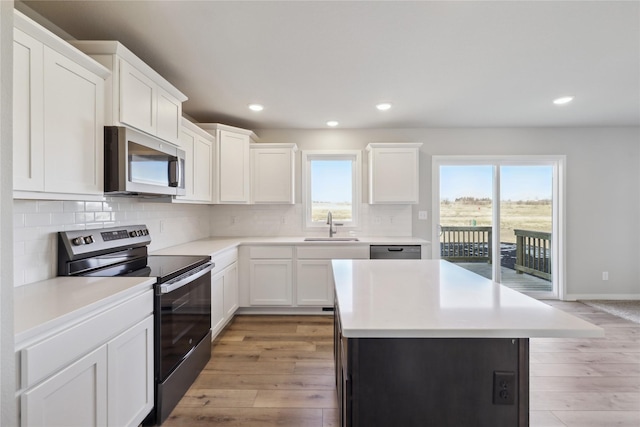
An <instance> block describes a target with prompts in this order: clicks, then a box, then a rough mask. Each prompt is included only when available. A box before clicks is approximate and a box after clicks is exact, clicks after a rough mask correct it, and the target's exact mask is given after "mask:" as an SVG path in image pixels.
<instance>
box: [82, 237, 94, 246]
mask: <svg viewBox="0 0 640 427" xmlns="http://www.w3.org/2000/svg"><path fill="white" fill-rule="evenodd" d="M84 242H85V243H86V244H87V245H90V244H92V243H93V242H95V240H93V236H87V237H85V238H84Z"/></svg>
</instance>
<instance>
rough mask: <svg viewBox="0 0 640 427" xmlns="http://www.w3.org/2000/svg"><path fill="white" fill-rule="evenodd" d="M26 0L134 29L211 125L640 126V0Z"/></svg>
mask: <svg viewBox="0 0 640 427" xmlns="http://www.w3.org/2000/svg"><path fill="white" fill-rule="evenodd" d="M24 3H25V4H27V5H28V6H29V7H30V8H32V9H33V10H35V11H36V12H38V13H40V14H41V15H42V16H44V17H46V18H47V19H49V20H50V21H51V22H53V23H54V24H56V25H57V26H59V27H60V28H62V29H63V30H65V31H66V32H68V33H69V34H71V35H72V36H73V37H75V38H78V39H104V40H119V41H120V42H122V43H123V44H124V45H125V46H127V47H128V48H129V49H130V50H132V51H133V52H134V53H136V54H137V55H138V56H139V57H140V58H142V59H143V60H144V61H145V62H147V63H148V64H149V65H150V66H152V67H153V68H154V69H156V70H157V71H158V72H159V73H160V74H162V75H163V76H164V77H165V78H166V79H167V80H169V81H170V82H171V83H173V84H174V85H175V86H176V87H177V88H178V89H180V90H181V91H182V92H184V93H185V94H186V95H187V96H188V97H189V100H188V101H187V102H186V103H185V104H184V111H185V113H187V114H188V115H190V116H192V117H193V118H194V119H196V120H198V121H200V122H222V123H227V124H230V125H236V126H243V127H248V128H252V129H261V128H262V129H264V128H322V127H325V122H326V121H327V120H330V119H335V120H338V121H339V122H340V127H342V128H400V127H402V128H405V127H510V126H639V125H640V2H638V1H622V2H614V1H606V2H592V1H568V2H557V1H556V2H554V1H551V2H537V1H532V2H524V1H513V2H510V1H506V2H505V1H502V2H498V1H496V2H493V1H486V2H483V1H474V2H452V1H441V2H436V1H423V2H402V1H387V2H372V1H355V2H346V1H323V2H301V1H285V2H275V1H258V2H239V1H235V2H217V1H216V2H214V1H24ZM567 94H569V95H574V96H575V100H574V101H573V102H572V103H571V104H569V105H565V106H561V107H559V106H555V105H553V104H552V102H551V101H552V100H553V99H554V98H556V97H558V96H561V95H567ZM381 101H389V102H391V103H393V108H392V109H391V110H389V111H386V112H380V111H377V110H376V109H375V104H376V103H378V102H381ZM253 102H257V103H261V104H264V106H265V109H264V111H262V112H260V113H255V112H251V111H249V110H248V109H247V105H248V104H249V103H253Z"/></svg>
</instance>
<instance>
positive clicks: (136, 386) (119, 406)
mask: <svg viewBox="0 0 640 427" xmlns="http://www.w3.org/2000/svg"><path fill="white" fill-rule="evenodd" d="M107 373H108V375H107V390H108V392H107V402H108V404H107V420H108V421H109V425H110V426H135V425H138V424H139V423H140V421H141V420H143V419H144V418H145V417H146V416H147V414H148V413H149V412H150V411H151V408H153V316H149V317H147V318H146V319H145V320H143V321H142V322H140V323H138V324H137V325H136V326H134V327H132V328H131V329H129V330H128V331H126V332H124V333H122V334H120V336H118V337H117V338H115V339H113V340H111V341H109V342H108V343H107Z"/></svg>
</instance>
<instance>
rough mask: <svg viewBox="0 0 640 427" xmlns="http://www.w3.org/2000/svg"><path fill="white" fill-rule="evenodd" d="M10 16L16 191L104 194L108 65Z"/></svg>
mask: <svg viewBox="0 0 640 427" xmlns="http://www.w3.org/2000/svg"><path fill="white" fill-rule="evenodd" d="M14 18H15V19H14V44H13V45H14V83H13V88H14V95H13V99H14V106H13V107H14V108H13V111H14V134H13V145H14V158H13V164H14V197H16V198H58V199H79V198H87V196H99V197H101V196H102V194H103V174H104V166H103V150H104V132H103V127H104V85H105V80H104V79H105V78H107V77H108V76H109V75H110V72H109V70H108V69H106V68H105V67H103V66H101V65H100V64H99V63H97V62H96V61H94V60H93V59H91V58H89V57H88V56H87V55H85V54H83V53H82V52H80V51H78V50H77V49H75V48H74V47H73V46H71V45H69V43H67V42H65V41H64V40H62V39H60V38H59V37H57V36H55V35H54V34H53V33H51V32H49V31H48V30H46V29H45V28H43V27H41V26H40V25H38V24H37V23H35V22H33V21H32V20H30V19H29V18H27V17H25V16H24V15H22V14H21V13H20V12H17V11H16V12H15V15H14Z"/></svg>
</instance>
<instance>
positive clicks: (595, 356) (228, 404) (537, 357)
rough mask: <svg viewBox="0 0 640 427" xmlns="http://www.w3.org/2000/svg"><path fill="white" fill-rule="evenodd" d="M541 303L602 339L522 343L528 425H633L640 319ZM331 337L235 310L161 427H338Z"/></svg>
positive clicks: (310, 319)
mask: <svg viewBox="0 0 640 427" xmlns="http://www.w3.org/2000/svg"><path fill="white" fill-rule="evenodd" d="M548 303H549V304H551V305H553V306H556V307H557V308H560V309H562V310H565V311H567V312H570V313H572V314H574V315H577V316H579V317H582V318H584V319H586V320H588V321H590V322H592V323H595V324H597V325H599V326H601V327H603V328H604V329H605V334H606V337H605V338H601V339H550V338H549V339H547V338H545V339H532V340H531V347H530V348H531V378H530V381H531V400H530V409H531V418H530V419H531V427H562V426H570V427H574V426H575V427H589V426H598V427H609V426H630V427H631V426H633V427H638V426H640V325H638V324H635V323H631V322H629V321H626V320H624V319H620V318H618V317H615V316H612V315H610V314H607V313H603V312H601V311H598V310H597V309H594V308H592V307H588V306H586V305H584V304H581V303H577V302H548ZM332 340H333V318H332V317H331V316H236V317H235V318H234V320H233V322H232V323H231V324H230V325H229V326H227V328H226V329H225V330H224V331H223V332H222V333H221V334H220V336H219V337H218V338H217V339H216V341H214V343H213V354H212V357H211V361H210V362H209V364H208V365H207V367H206V368H205V370H204V371H203V372H202V373H201V374H200V376H199V377H198V379H197V380H196V382H195V383H194V384H193V386H192V387H191V388H190V389H189V391H188V392H187V394H186V395H185V396H184V398H183V399H182V400H181V401H180V403H179V404H178V406H177V407H176V408H175V409H174V411H173V413H172V414H171V416H170V417H169V419H168V420H167V421H165V423H164V424H163V426H164V427H174V426H193V427H200V426H222V427H229V426H234V427H240V426H241V427H257V426H260V427H267V426H292V427H294V426H295V427H330V426H337V410H336V408H337V401H336V393H335V386H334V370H333V369H334V367H333V341H332ZM421 427H422V426H421ZM437 427H446V426H437ZM455 427H458V426H455ZM461 427H463V426H461Z"/></svg>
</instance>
